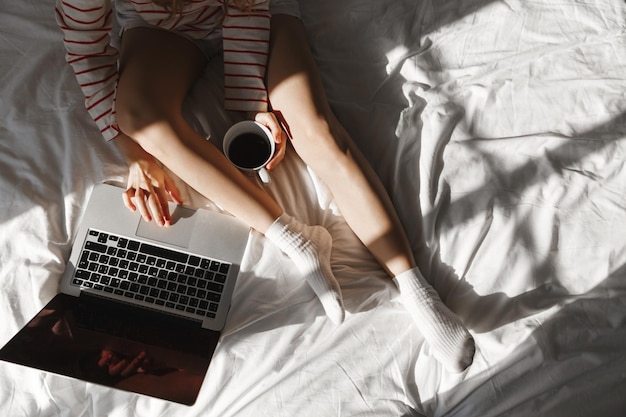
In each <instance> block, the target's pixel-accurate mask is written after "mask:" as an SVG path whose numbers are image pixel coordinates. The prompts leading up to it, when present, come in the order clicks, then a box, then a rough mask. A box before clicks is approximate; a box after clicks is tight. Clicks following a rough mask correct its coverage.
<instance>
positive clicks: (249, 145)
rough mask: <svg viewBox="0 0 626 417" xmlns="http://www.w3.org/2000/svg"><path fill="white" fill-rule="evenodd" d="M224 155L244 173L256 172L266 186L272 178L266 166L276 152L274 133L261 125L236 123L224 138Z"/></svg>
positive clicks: (252, 122)
mask: <svg viewBox="0 0 626 417" xmlns="http://www.w3.org/2000/svg"><path fill="white" fill-rule="evenodd" d="M223 148H224V155H226V158H228V160H229V161H230V162H231V163H232V164H233V165H234V166H236V167H237V168H239V169H240V170H242V171H247V172H256V173H258V175H259V178H261V181H263V182H264V183H265V184H269V182H270V176H269V173H268V172H267V170H266V169H265V165H266V164H267V163H268V162H269V161H270V160H271V159H272V157H273V156H274V152H276V143H274V137H273V136H272V132H270V130H269V129H268V128H267V127H265V126H263V125H262V124H261V123H258V122H254V121H252V120H244V121H243V122H238V123H235V124H234V125H233V126H231V127H230V129H228V131H227V132H226V135H225V136H224V144H223Z"/></svg>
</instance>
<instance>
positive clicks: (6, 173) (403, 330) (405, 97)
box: [0, 0, 626, 417]
mask: <svg viewBox="0 0 626 417" xmlns="http://www.w3.org/2000/svg"><path fill="white" fill-rule="evenodd" d="M300 3H301V8H302V13H303V20H304V22H305V24H306V25H307V28H308V30H309V34H310V38H311V44H312V47H313V50H314V53H315V56H316V58H317V59H318V63H319V66H320V70H321V72H322V76H323V79H324V82H325V83H326V86H327V90H328V96H329V99H330V101H331V103H332V105H333V107H334V109H335V110H336V113H337V115H338V117H339V118H340V120H341V121H342V122H343V123H344V124H345V126H346V127H347V128H348V130H349V131H350V132H351V133H352V135H353V137H354V139H355V141H356V142H357V143H358V145H359V146H360V147H361V149H362V150H363V152H364V154H365V155H366V156H367V157H368V159H369V160H370V161H371V163H372V164H373V165H374V167H375V168H376V170H377V172H378V174H379V175H380V177H381V179H382V180H383V183H384V184H385V185H386V187H387V189H388V190H389V192H390V194H391V196H392V198H393V200H394V202H395V204H396V206H397V209H398V212H399V214H400V216H401V218H402V220H403V222H404V224H405V227H406V230H407V233H408V234H409V237H410V239H411V243H412V245H413V247H414V250H415V252H416V255H417V256H418V259H419V263H420V266H421V267H422V269H423V271H424V273H425V274H426V275H427V277H428V278H429V279H430V280H431V282H432V283H433V285H434V286H435V287H436V288H437V289H438V291H439V292H440V294H441V295H442V297H443V298H444V299H445V301H446V302H447V304H448V305H449V306H450V307H451V308H452V309H453V310H454V311H455V312H457V313H458V314H459V315H460V317H462V319H463V320H464V321H465V322H466V323H467V325H468V327H469V328H470V330H471V332H472V333H473V335H474V336H475V339H476V342H477V346H478V352H477V355H476V358H475V363H474V364H473V365H472V367H471V368H470V369H469V370H468V371H467V372H466V373H464V374H460V375H451V374H447V373H446V372H445V371H443V369H442V367H441V366H440V365H439V364H438V363H437V362H436V361H435V360H434V359H433V358H432V356H431V354H430V350H429V347H428V346H426V345H425V344H424V343H423V338H422V336H421V334H420V333H419V332H418V331H417V329H416V328H415V327H414V326H413V325H412V323H411V320H410V319H409V317H408V315H407V314H406V313H405V311H404V310H403V308H402V307H401V305H400V304H399V303H398V302H397V300H396V295H397V294H396V291H395V289H394V287H393V285H391V284H390V282H389V281H388V280H386V279H385V274H384V273H383V272H382V271H381V269H380V268H379V267H378V266H377V265H376V263H375V262H374V261H373V259H372V258H371V256H369V255H368V253H367V251H366V250H365V249H364V248H363V246H362V245H361V244H360V243H359V242H358V240H357V239H356V238H355V236H354V235H353V234H352V233H351V231H350V230H349V228H347V226H346V224H345V222H344V221H343V218H342V217H341V214H340V213H339V211H338V210H337V208H336V206H335V205H334V202H333V199H332V196H331V195H330V194H329V193H328V190H327V189H326V188H325V186H324V185H323V184H321V183H320V182H319V181H318V180H317V178H316V177H315V176H314V175H312V174H311V173H310V172H309V171H308V170H307V169H306V167H304V166H303V165H302V163H301V162H300V161H299V160H298V159H297V158H296V157H295V156H294V155H293V154H290V155H289V157H288V158H287V160H286V161H284V162H283V164H282V165H281V166H280V167H279V168H278V169H277V171H276V172H275V173H274V174H272V175H273V181H272V183H271V185H270V186H269V187H268V189H269V191H270V192H271V193H272V194H273V195H275V196H276V198H277V199H278V200H279V201H280V202H281V203H282V204H283V205H284V207H285V208H286V209H287V210H288V211H289V212H292V213H295V214H297V215H298V217H300V218H301V219H302V220H303V221H307V222H310V223H319V224H323V225H325V226H327V227H328V228H329V230H330V232H331V234H332V235H333V238H334V242H335V245H334V249H333V254H332V259H333V269H334V272H335V274H336V276H337V278H338V280H339V282H340V284H341V286H342V289H343V294H344V299H345V303H346V306H347V309H348V312H349V313H348V316H347V319H346V321H345V323H344V324H342V325H341V326H339V327H334V326H333V325H332V324H331V323H330V322H329V321H328V320H327V319H326V317H325V315H324V313H323V309H322V308H321V305H320V304H319V302H318V301H317V299H316V298H315V296H314V294H313V292H312V291H311V290H310V289H309V288H308V286H307V285H306V284H305V283H304V282H302V280H301V279H299V278H298V274H297V273H296V270H295V267H294V265H293V264H291V262H290V261H289V260H288V259H287V258H285V257H284V256H283V255H282V254H280V253H279V251H278V250H277V249H276V248H274V247H273V246H271V245H270V244H269V243H267V242H266V241H265V239H264V238H263V237H262V236H260V235H257V234H254V235H253V237H252V240H251V242H250V244H249V246H248V248H247V252H246V256H245V261H244V265H243V267H242V274H241V276H240V279H239V281H238V284H237V288H236V292H235V299H234V304H233V308H232V310H231V315H230V317H229V321H228V324H227V328H226V330H225V335H224V337H223V339H222V341H221V343H220V345H219V347H218V350H217V352H216V355H215V359H214V362H213V363H212V364H211V367H210V369H209V377H208V378H207V380H206V381H205V383H204V386H203V389H202V392H201V395H200V398H199V400H198V402H197V403H196V404H195V405H194V406H192V407H186V406H179V405H175V404H172V403H168V402H164V401H160V400H155V399H151V398H147V397H142V396H137V395H132V394H128V393H124V392H121V391H115V390H110V389H106V388H102V387H99V386H96V385H93V384H85V383H83V382H80V381H74V380H70V379H66V378H63V377H59V376H56V375H50V374H45V373H42V372H38V371H35V370H31V369H26V368H22V367H18V366H15V365H11V364H6V363H0V415H3V416H11V417H14V416H15V417H19V416H72V417H74V416H89V417H92V416H104V415H107V416H115V417H121V416H177V417H178V416H220V417H227V416H237V417H239V416H255V417H258V416H272V417H274V416H377V417H378V416H422V415H428V416H463V417H466V416H471V417H473V416H483V417H484V416H500V415H508V416H531V415H532V416H550V417H553V416H603V417H604V416H621V415H623V412H624V411H623V410H626V396H625V395H624V393H626V269H625V267H624V264H625V262H626V237H625V234H624V233H623V229H624V225H626V201H625V200H624V195H625V191H626V166H625V164H624V163H625V154H626V141H625V139H626V118H625V116H624V114H625V113H624V112H625V111H626V82H625V80H626V5H625V3H624V2H623V1H621V0H596V1H593V0H586V1H576V2H574V1H565V2H563V1H562V2H556V1H550V0H539V1H534V2H527V1H522V0H507V1H485V0H483V1H478V0H472V1H460V0H440V1H432V2H431V1H426V0H424V1H417V0H360V1H357V0H344V1H341V2H338V1H335V0H316V1H312V0H311V1H304V0H301V2H300ZM53 5H54V2H53V1H52V0H40V1H37V2H14V1H8V0H0V114H2V118H1V119H0V288H1V291H0V314H1V317H2V322H1V323H2V324H1V325H0V344H4V343H5V342H6V341H8V340H9V339H10V338H11V337H12V336H13V335H14V334H15V333H16V332H17V331H18V329H19V328H20V327H21V326H22V325H24V324H25V323H26V322H27V321H28V320H29V319H30V318H31V317H32V316H33V315H34V314H35V313H36V312H37V311H39V309H40V308H41V307H42V306H43V305H44V304H45V303H46V302H47V301H48V300H50V299H51V298H52V297H53V296H54V294H55V293H56V291H57V286H58V280H59V278H60V275H61V273H62V271H63V269H64V264H65V262H66V260H67V257H68V253H69V247H70V244H71V241H72V237H73V234H74V233H75V231H76V227H77V223H78V221H79V220H80V216H81V210H82V207H83V204H84V203H85V201H86V199H87V197H88V195H89V192H90V190H91V187H92V186H93V184H95V183H97V182H101V181H109V182H115V183H122V182H123V180H124V175H125V171H124V168H123V165H122V163H121V158H120V156H119V154H118V153H117V152H116V151H115V150H114V149H113V147H111V146H109V145H107V144H105V143H103V141H102V140H100V137H99V133H98V132H97V129H96V128H95V126H94V125H93V123H92V122H91V120H90V119H89V116H88V115H87V113H86V112H85V110H84V105H83V98H82V96H81V92H80V90H79V88H78V86H77V85H76V81H75V78H74V76H73V74H72V72H71V70H70V69H69V67H68V66H67V65H66V63H65V62H64V50H63V46H62V43H61V34H60V32H59V31H58V30H57V28H56V27H55V23H54V16H53V13H54V11H53ZM390 74H391V75H390ZM209 88H210V87H209V86H208V85H207V82H205V81H203V82H201V83H199V85H198V87H197V89H196V90H195V91H194V93H193V96H192V100H191V101H190V103H191V104H193V103H196V104H198V103H199V104H202V103H203V102H204V100H205V99H206V96H207V94H206V91H207V90H206V89H209ZM200 123H201V124H202V123H206V121H202V120H201V121H200ZM187 194H188V195H187V196H186V198H187V201H189V202H191V203H192V204H194V205H199V206H203V205H206V206H207V207H208V208H209V209H216V208H215V207H214V206H213V205H211V204H209V203H208V202H205V201H203V200H201V199H200V198H198V196H196V195H194V194H193V193H192V192H190V191H188V192H187Z"/></svg>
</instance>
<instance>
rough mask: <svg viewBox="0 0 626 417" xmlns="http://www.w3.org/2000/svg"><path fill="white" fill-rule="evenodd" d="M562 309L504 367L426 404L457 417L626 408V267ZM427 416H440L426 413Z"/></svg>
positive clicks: (491, 367)
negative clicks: (625, 324) (446, 405)
mask: <svg viewBox="0 0 626 417" xmlns="http://www.w3.org/2000/svg"><path fill="white" fill-rule="evenodd" d="M561 302H562V303H563V305H564V306H563V307H562V308H561V309H560V310H559V311H558V312H556V313H555V314H554V315H552V316H551V317H549V318H548V319H546V320H545V321H543V322H541V323H540V324H536V325H535V329H534V330H533V331H532V333H531V334H530V335H529V336H528V337H527V338H526V339H525V340H524V341H522V342H521V343H520V344H519V345H517V346H516V348H515V350H514V351H513V352H511V354H510V355H509V356H507V357H506V358H504V360H502V361H501V362H499V363H489V362H488V359H485V360H487V362H488V363H487V364H486V366H487V369H488V370H486V371H484V372H480V373H477V374H475V375H473V376H472V377H470V378H468V379H466V380H464V381H463V382H462V383H461V384H460V385H458V386H456V387H455V388H454V389H452V390H450V391H447V392H442V393H440V394H438V396H437V398H436V400H430V401H426V402H425V403H423V404H422V406H423V408H422V410H428V411H433V410H435V409H437V408H439V407H445V404H447V403H450V404H456V406H455V407H454V408H453V409H451V410H448V411H447V412H446V413H445V415H446V416H449V417H453V416H468V415H471V416H501V415H510V416H530V415H532V416H546V417H555V416H571V415H581V416H603V417H621V416H623V410H624V409H626V397H624V395H623V393H624V392H625V390H626V379H625V378H624V375H626V327H624V326H623V325H621V324H622V323H624V320H626V312H625V311H624V303H626V265H624V266H622V267H621V268H619V269H618V270H616V271H615V272H613V273H611V274H610V275H609V276H608V277H607V278H606V279H605V280H604V281H603V282H601V283H600V284H598V285H597V286H595V287H594V288H592V289H591V290H590V291H588V292H586V293H584V294H577V295H573V294H572V295H568V296H566V297H564V298H563V299H562V300H561ZM426 414H429V415H430V414H435V413H434V412H432V413H428V412H427V413H426Z"/></svg>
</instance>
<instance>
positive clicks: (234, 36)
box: [222, 1, 270, 111]
mask: <svg viewBox="0 0 626 417" xmlns="http://www.w3.org/2000/svg"><path fill="white" fill-rule="evenodd" d="M269 19H270V15H269V11H268V4H267V1H265V2H263V3H260V4H257V5H255V9H254V10H253V11H252V12H249V11H242V10H237V9H235V8H232V7H229V8H228V9H227V14H226V16H225V17H224V23H223V25H222V35H223V42H224V75H225V89H224V92H225V102H224V105H225V107H226V108H227V109H229V110H243V111H267V103H268V99H267V89H266V87H265V83H264V79H265V70H266V65H267V55H268V47H269Z"/></svg>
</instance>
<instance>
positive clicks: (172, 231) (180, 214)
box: [136, 206, 196, 248]
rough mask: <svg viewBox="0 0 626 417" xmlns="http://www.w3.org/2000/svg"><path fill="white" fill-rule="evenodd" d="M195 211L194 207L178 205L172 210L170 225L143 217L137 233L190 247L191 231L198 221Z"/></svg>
mask: <svg viewBox="0 0 626 417" xmlns="http://www.w3.org/2000/svg"><path fill="white" fill-rule="evenodd" d="M170 208H171V206H170ZM195 212H196V211H195V210H192V209H188V208H185V207H182V206H176V208H175V209H174V211H173V212H172V225H171V226H170V227H160V226H159V225H158V224H156V222H155V221H151V222H147V221H145V220H144V219H143V217H142V218H141V220H140V221H139V226H138V227H137V232H136V235H137V236H140V237H145V238H148V239H152V240H156V241H158V242H162V243H169V244H171V245H176V246H180V247H182V248H189V242H190V240H191V233H192V232H193V229H194V223H195V222H196V217H195V216H194V213H195Z"/></svg>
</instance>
